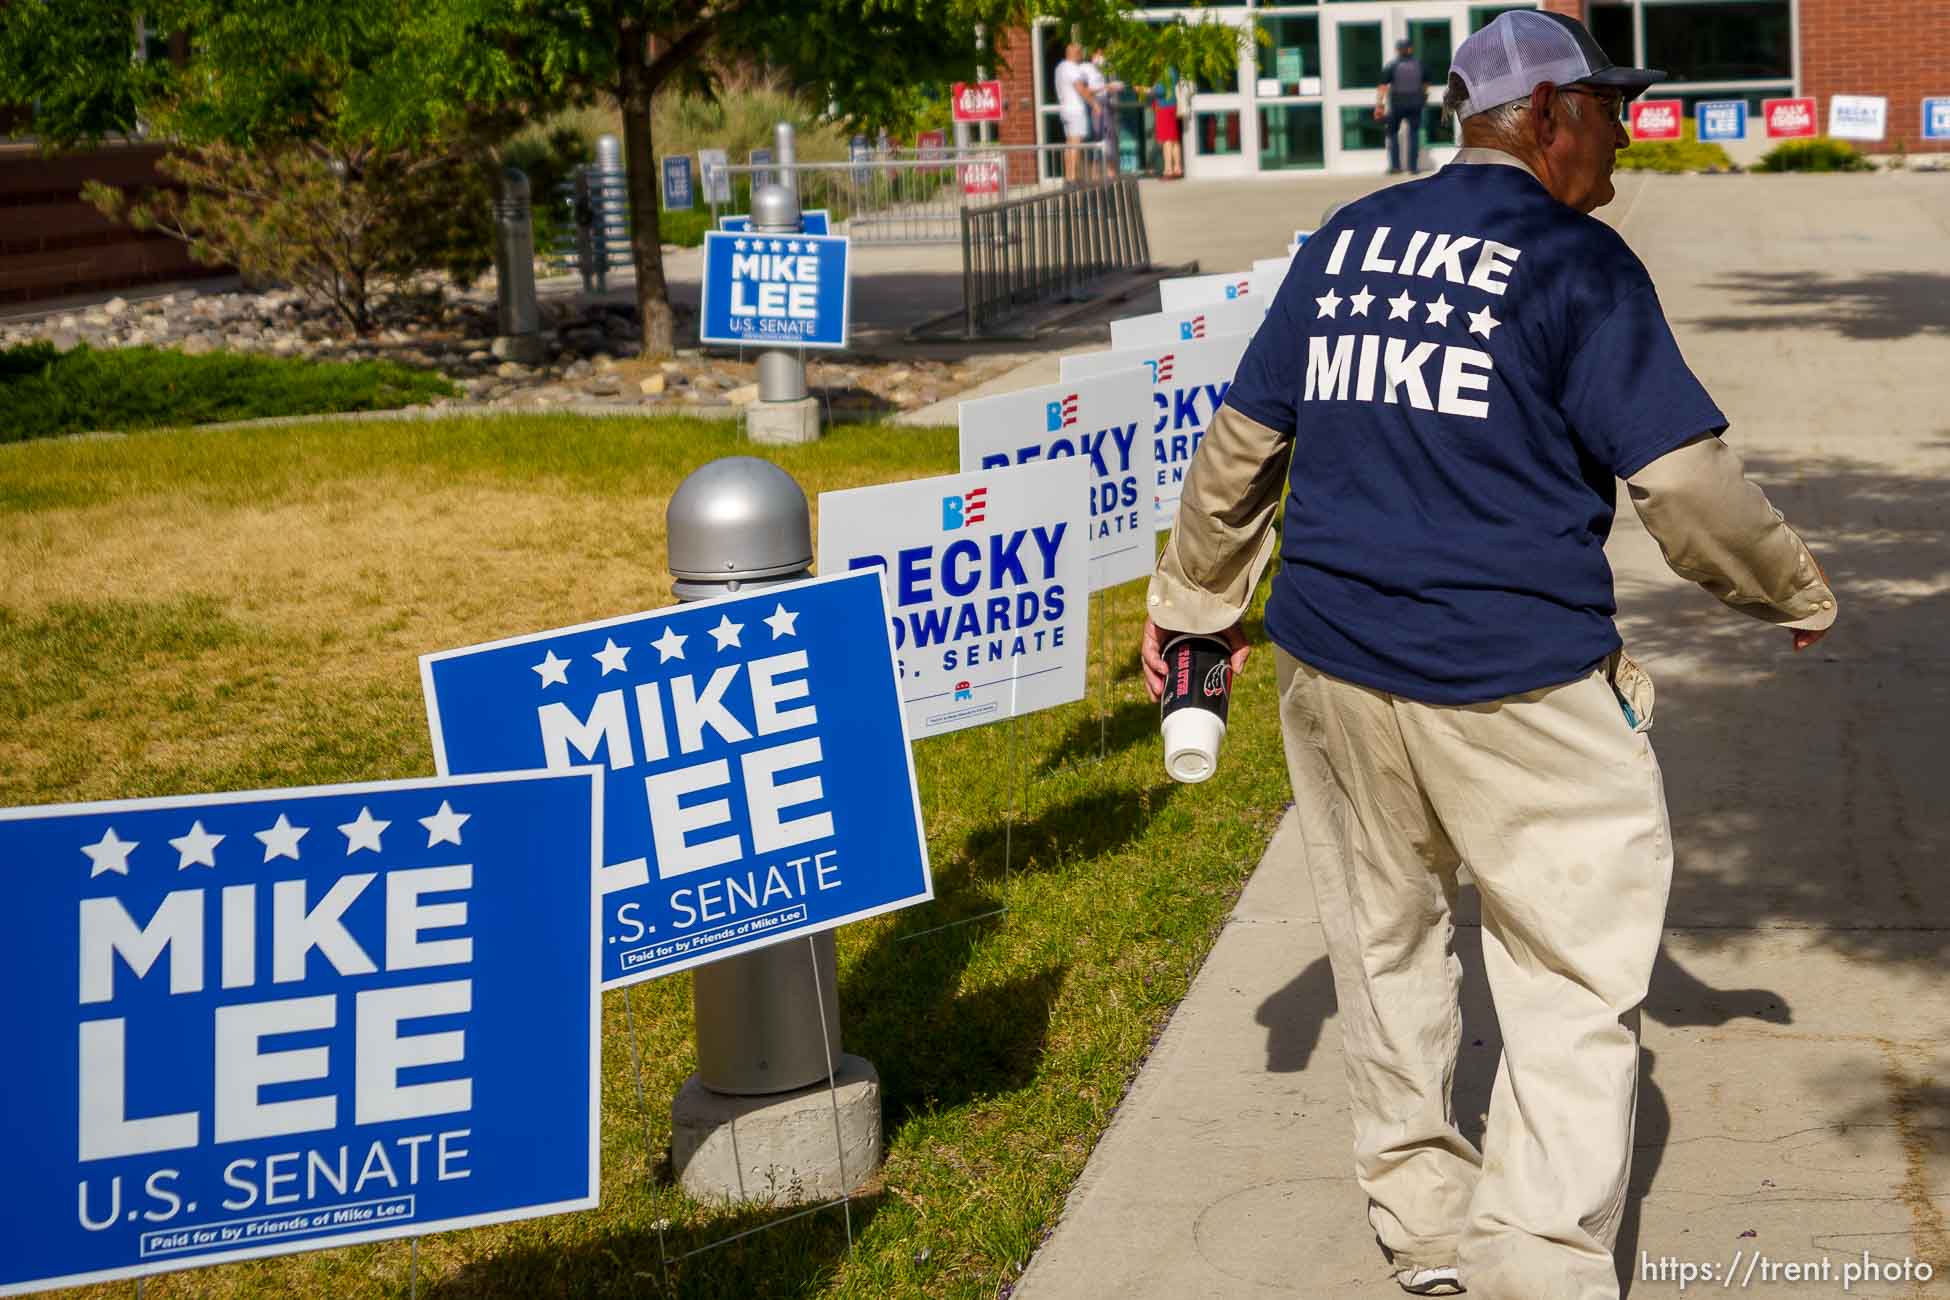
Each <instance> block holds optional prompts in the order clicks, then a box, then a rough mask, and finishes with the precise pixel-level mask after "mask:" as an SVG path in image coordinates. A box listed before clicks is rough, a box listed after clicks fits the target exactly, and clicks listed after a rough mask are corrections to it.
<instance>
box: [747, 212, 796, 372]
mask: <svg viewBox="0 0 1950 1300" xmlns="http://www.w3.org/2000/svg"><path fill="white" fill-rule="evenodd" d="M800 224H801V222H800V217H799V196H798V195H796V194H794V193H793V192H792V191H791V190H789V189H787V188H786V187H785V186H783V185H761V186H760V187H759V188H758V190H757V191H756V192H754V193H753V195H752V232H753V233H754V234H761V235H796V234H798V233H799V227H800ZM805 395H806V362H805V358H804V357H803V356H801V355H800V353H799V351H798V350H797V349H795V348H767V349H765V351H763V352H761V353H759V354H758V400H759V401H761V402H796V401H799V400H800V399H801V398H803V397H804V396H805Z"/></svg>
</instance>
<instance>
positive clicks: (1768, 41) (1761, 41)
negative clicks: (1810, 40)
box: [1614, 0, 1794, 81]
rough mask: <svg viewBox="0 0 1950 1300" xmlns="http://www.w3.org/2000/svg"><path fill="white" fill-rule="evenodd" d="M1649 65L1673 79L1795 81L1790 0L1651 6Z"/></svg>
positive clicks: (1703, 0)
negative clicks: (1780, 79)
mask: <svg viewBox="0 0 1950 1300" xmlns="http://www.w3.org/2000/svg"><path fill="white" fill-rule="evenodd" d="M1614 57H1615V56H1614ZM1645 63H1646V66H1648V67H1654V68H1663V69H1665V71H1666V73H1667V74H1668V76H1669V77H1670V79H1671V80H1673V81H1758V80H1760V79H1762V78H1774V77H1792V76H1793V75H1794V56H1793V38H1792V35H1791V25H1790V22H1789V18H1788V0H1735V2H1734V3H1724V2H1722V0H1693V2H1692V3H1682V4H1648V5H1646V6H1645Z"/></svg>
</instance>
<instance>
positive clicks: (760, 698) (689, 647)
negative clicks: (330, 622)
mask: <svg viewBox="0 0 1950 1300" xmlns="http://www.w3.org/2000/svg"><path fill="white" fill-rule="evenodd" d="M1077 495H1078V497H1079V499H1080V498H1081V496H1082V489H1081V487H1079V488H1078V493H1077ZM887 626H888V624H887V609H886V605H885V604H884V602H883V600H882V597H881V592H880V583H879V581H878V580H877V579H876V577H875V576H874V575H872V574H855V575H852V576H845V575H842V576H840V577H836V578H816V579H812V580H810V581H807V582H803V583H792V584H788V585H783V586H776V587H766V588H762V589H760V590H758V591H755V592H753V593H751V594H749V595H745V596H737V597H732V598H729V599H725V600H713V601H699V602H698V603H696V604H692V605H679V606H675V607H673V608H670V609H664V610H659V611H657V612H655V613H650V614H633V615H630V616H628V617H626V618H618V619H610V620H608V621H605V622H601V623H586V624H583V625H582V626H580V627H569V628H561V629H558V630H556V631H553V632H541V633H537V634H535V635H532V636H523V637H516V638H514V639H512V640H508V641H499V642H495V643H494V644H492V645H484V646H476V647H473V648H471V649H466V650H452V651H447V652H444V653H441V654H433V655H428V656H426V657H425V658H423V659H422V660H421V663H420V667H421V676H422V682H423V685H424V687H425V690H426V697H427V713H428V716H429V719H430V721H431V723H432V726H433V753H434V760H435V762H436V763H437V764H438V765H439V768H440V770H441V771H442V772H480V771H500V770H504V769H508V768H526V767H548V768H560V767H566V766H569V765H572V764H580V763H587V762H598V763H603V764H605V765H607V767H608V768H609V784H608V796H607V798H606V800H605V811H604V826H605V835H604V844H605V846H606V848H605V852H606V854H607V859H608V865H607V866H606V867H605V869H604V871H603V885H602V889H603V891H604V905H603V958H602V961H603V979H604V983H605V986H606V987H607V986H613V985H619V984H629V983H634V982H636V981H637V980H642V979H649V978H651V977H653V976H657V975H668V974H670V973H671V972H673V971H679V970H684V969H686V968H687V967H691V966H697V965H700V964H702V963H704V962H709V961H716V960H718V959H719V958H721V957H726V956H729V955H731V954H732V953H735V952H738V951H740V950H741V949H747V948H756V947H763V946H765V945H767V944H772V943H778V942H781V941H783V940H785V939H789V938H792V937H795V936H803V935H809V934H812V933H813V932H815V931H819V930H827V929H832V928H833V927H835V926H839V925H844V924H845V923H847V922H848V921H856V920H860V919H861V918H863V917H868V916H873V915H875V914H877V913H880V912H885V911H890V910H892V909H894V908H898V907H906V906H909V905H911V904H914V903H921V902H925V901H927V900H928V899H929V898H932V897H933V896H934V895H933V885H932V884H931V882H930V879H929V875H928V859H927V842H926V839H925V838H924V836H923V835H922V832H921V802H920V795H919V792H918V789H917V787H916V786H915V782H914V766H913V762H912V760H911V757H910V755H909V752H908V744H907V731H906V722H905V718H904V715H903V713H902V710H901V700H900V693H899V690H898V688H897V687H896V685H895V679H894V651H893V646H892V637H891V633H890V632H889V631H888V630H887Z"/></svg>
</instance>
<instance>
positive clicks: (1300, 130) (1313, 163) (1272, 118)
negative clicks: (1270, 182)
mask: <svg viewBox="0 0 1950 1300" xmlns="http://www.w3.org/2000/svg"><path fill="white" fill-rule="evenodd" d="M1326 158H1327V154H1326V149H1325V146H1324V142H1323V141H1322V139H1321V125H1320V105H1318V104H1274V105H1269V106H1268V107H1266V108H1262V109H1260V110H1259V165H1260V168H1261V169H1262V170H1264V171H1280V170H1288V169H1291V168H1296V167H1319V166H1321V165H1322V164H1323V163H1324V162H1325V161H1326Z"/></svg>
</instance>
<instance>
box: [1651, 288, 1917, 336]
mask: <svg viewBox="0 0 1950 1300" xmlns="http://www.w3.org/2000/svg"><path fill="white" fill-rule="evenodd" d="M1705 287H1706V288H1707V289H1709V290H1711V291H1713V292H1715V293H1719V294H1725V295H1727V296H1728V297H1730V298H1732V299H1733V300H1734V301H1736V302H1739V303H1740V304H1741V305H1742V306H1745V307H1747V308H1750V309H1751V310H1750V311H1747V312H1742V313H1740V314H1737V315H1730V316H1699V317H1693V318H1691V319H1689V320H1686V321H1684V322H1682V323H1683V324H1686V325H1690V326H1694V327H1697V328H1699V329H1708V330H1740V331H1748V332H1764V333H1770V334H1771V333H1774V332H1776V331H1778V330H1783V329H1808V330H1832V331H1833V332H1835V333H1837V334H1839V335H1841V336H1842V337H1843V338H1847V339H1865V340H1868V341H1870V342H1878V343H1880V342H1888V341H1889V340H1892V339H1906V338H1909V337H1911V336H1913V335H1916V334H1944V335H1950V275H1943V274H1941V273H1937V274H1931V273H1927V272H1919V271H1878V272H1873V273H1869V274H1863V275H1855V276H1835V275H1825V274H1822V273H1821V272H1817V271H1781V272H1772V273H1769V272H1754V273H1750V274H1745V275H1739V276H1729V277H1727V278H1724V279H1720V280H1715V281H1711V282H1709V283H1708V284H1707V285H1706V286H1705ZM1794 309H1799V310H1794Z"/></svg>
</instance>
